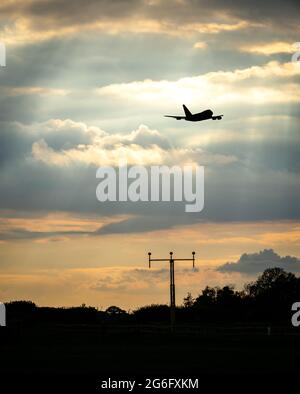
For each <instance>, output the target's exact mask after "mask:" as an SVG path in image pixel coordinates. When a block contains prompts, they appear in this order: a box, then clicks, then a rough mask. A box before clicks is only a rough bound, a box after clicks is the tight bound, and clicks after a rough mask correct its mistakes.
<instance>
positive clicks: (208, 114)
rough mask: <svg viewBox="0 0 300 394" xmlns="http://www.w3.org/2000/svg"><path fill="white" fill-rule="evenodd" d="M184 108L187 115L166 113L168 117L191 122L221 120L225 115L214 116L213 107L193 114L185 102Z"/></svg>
mask: <svg viewBox="0 0 300 394" xmlns="http://www.w3.org/2000/svg"><path fill="white" fill-rule="evenodd" d="M183 109H184V113H185V116H176V115H165V117H167V118H175V119H177V120H181V119H184V120H188V121H189V122H199V121H201V120H207V119H212V120H221V119H222V116H224V115H217V116H213V111H212V110H211V109H207V110H205V111H202V112H199V113H198V114H192V113H191V112H190V111H189V109H188V108H187V107H186V106H185V105H184V104H183Z"/></svg>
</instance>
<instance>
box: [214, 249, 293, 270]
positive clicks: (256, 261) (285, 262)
mask: <svg viewBox="0 0 300 394" xmlns="http://www.w3.org/2000/svg"><path fill="white" fill-rule="evenodd" d="M274 267H278V268H283V269H284V270H285V271H288V272H300V259H298V258H297V257H292V256H285V257H281V256H279V254H277V253H275V252H274V250H273V249H264V250H262V251H260V252H259V253H250V254H247V253H244V254H243V255H242V256H241V257H240V258H239V260H238V261H236V262H233V263H226V264H224V265H221V266H220V267H219V268H218V269H217V270H218V271H220V272H242V273H247V274H256V273H259V272H263V271H264V270H265V269H267V268H274Z"/></svg>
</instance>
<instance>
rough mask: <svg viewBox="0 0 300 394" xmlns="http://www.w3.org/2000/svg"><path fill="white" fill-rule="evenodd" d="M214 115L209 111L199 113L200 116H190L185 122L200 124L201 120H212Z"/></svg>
mask: <svg viewBox="0 0 300 394" xmlns="http://www.w3.org/2000/svg"><path fill="white" fill-rule="evenodd" d="M212 115H213V111H212V110H210V109H207V110H206V111H202V112H199V113H198V114H191V115H189V116H186V117H185V119H184V120H187V121H189V122H199V121H200V120H207V119H211V118H212Z"/></svg>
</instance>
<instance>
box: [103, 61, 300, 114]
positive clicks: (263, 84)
mask: <svg viewBox="0 0 300 394" xmlns="http://www.w3.org/2000/svg"><path fill="white" fill-rule="evenodd" d="M299 75H300V67H297V66H296V65H295V64H294V63H291V62H289V63H284V64H280V63H279V62H277V61H271V62H269V63H267V64H265V65H263V66H252V67H248V68H245V69H237V70H234V71H218V72H210V73H207V74H204V75H201V76H195V77H185V78H180V79H178V80H177V81H168V80H162V81H153V80H150V79H147V80H144V81H134V82H129V83H121V84H111V85H107V86H103V87H100V88H98V89H96V93H97V94H98V95H100V96H103V97H106V98H108V97H109V98H113V99H114V98H118V99H123V100H131V101H133V102H136V103H139V102H142V103H145V104H150V105H151V104H152V103H153V102H154V103H155V102H157V99H158V97H159V101H163V102H169V103H174V105H175V103H176V104H177V103H178V97H180V98H181V102H186V103H188V102H197V101H198V102H204V101H205V102H208V103H210V102H213V103H214V105H215V106H218V105H219V106H220V105H228V104H229V103H230V104H232V103H239V104H241V103H243V104H250V105H253V103H255V105H266V104H268V103H288V102H299V101H300V95H299V89H298V84H296V83H293V81H292V80H291V78H292V77H297V76H299ZM268 80H269V81H272V85H270V86H269V85H268V82H267V81H268ZM275 81H277V85H276V84H275Z"/></svg>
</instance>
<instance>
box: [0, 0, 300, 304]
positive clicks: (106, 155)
mask: <svg viewBox="0 0 300 394" xmlns="http://www.w3.org/2000/svg"><path fill="white" fill-rule="evenodd" d="M299 10H300V5H299V2H297V1H291V0H288V1H274V0H273V1H269V0H267V1H264V2H263V3H262V2H258V1H256V0H255V1H251V2H250V1H244V0H240V1H234V0H233V1H224V0H212V1H209V2H208V1H206V2H204V1H201V0H199V1H196V0H122V1H121V0H97V1H96V0H90V1H89V2H86V1H83V0H74V1H72V2H62V1H59V0H22V1H21V0H2V1H1V3H0V42H1V43H3V44H4V45H5V47H6V66H5V67H0V90H1V95H0V105H1V111H0V213H1V214H0V300H1V301H2V302H4V301H10V300H16V299H25V300H32V301H34V302H36V303H37V304H38V305H49V306H51V305H55V306H70V305H81V304H82V303H85V304H88V305H92V306H96V307H98V308H102V309H105V308H106V307H108V306H110V305H118V306H120V307H123V308H125V309H127V310H129V309H134V308H136V307H138V306H141V305H144V304H151V303H168V294H169V292H168V280H169V278H168V266H167V263H155V264H156V265H154V264H153V265H154V266H152V268H151V270H149V269H148V265H147V264H148V262H147V258H148V256H147V253H148V251H149V250H150V251H151V252H152V254H153V257H154V258H155V257H158V258H164V257H166V258H167V257H168V255H169V251H171V250H172V251H173V252H174V256H175V257H178V258H182V257H184V258H185V257H187V258H190V257H191V252H192V251H193V250H195V252H196V259H197V260H196V269H195V270H193V269H192V266H191V264H190V262H186V263H178V264H177V265H176V286H177V291H176V295H177V300H176V301H177V304H180V303H182V299H183V297H184V296H185V295H186V294H187V292H192V294H193V295H194V296H197V295H198V294H199V293H200V291H201V290H202V289H203V288H204V287H205V286H206V285H210V286H222V285H227V284H235V285H236V288H237V289H239V288H242V286H243V284H244V283H247V282H249V281H251V280H254V279H255V278H256V277H257V275H259V274H260V273H261V272H262V271H263V270H264V269H266V268H268V267H272V266H279V267H282V268H284V269H287V270H289V271H292V272H295V273H299V272H300V260H299V258H300V205H299V199H300V182H299V171H300V159H299V152H300V138H299V127H298V124H299V119H300V110H299V102H300V93H299V81H300V61H299V62H297V61H294V62H293V61H292V56H293V55H294V58H295V56H296V60H297V48H298V50H300V43H299V45H298V46H297V44H295V45H294V46H293V44H294V43H297V42H298V41H300V27H299V21H298V13H299ZM299 59H300V54H299ZM182 104H185V105H187V106H188V108H189V109H190V110H191V111H192V112H200V111H202V110H205V109H208V108H209V109H212V111H213V112H214V113H215V114H224V117H223V119H222V121H211V120H207V121H205V122H200V123H192V122H185V121H177V120H175V119H171V118H165V117H164V116H163V115H165V114H175V115H182V113H183V110H182ZM121 157H126V158H127V160H128V163H129V165H143V166H145V167H146V168H149V166H151V165H167V166H173V165H179V166H184V165H185V164H188V163H192V164H193V165H199V166H204V171H205V179H204V184H205V200H204V209H203V210H202V211H201V212H196V213H188V212H185V211H184V203H182V202H144V201H137V202H99V201H98V200H97V198H96V187H97V184H98V183H99V180H97V178H96V171H97V169H98V168H99V167H104V166H112V167H116V166H118V163H119V159H120V158H121Z"/></svg>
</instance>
